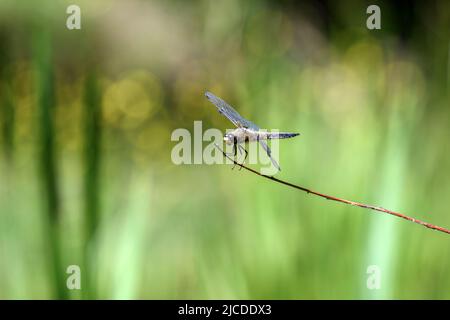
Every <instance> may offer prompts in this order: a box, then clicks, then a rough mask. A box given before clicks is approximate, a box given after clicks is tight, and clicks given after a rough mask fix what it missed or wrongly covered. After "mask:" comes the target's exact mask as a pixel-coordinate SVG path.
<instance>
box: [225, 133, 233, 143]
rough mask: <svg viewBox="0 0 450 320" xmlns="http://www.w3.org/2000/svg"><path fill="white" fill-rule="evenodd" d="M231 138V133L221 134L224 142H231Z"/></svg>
mask: <svg viewBox="0 0 450 320" xmlns="http://www.w3.org/2000/svg"><path fill="white" fill-rule="evenodd" d="M232 140H233V137H232V136H231V134H228V133H227V134H225V135H224V136H223V141H225V142H227V143H228V142H231V141H232Z"/></svg>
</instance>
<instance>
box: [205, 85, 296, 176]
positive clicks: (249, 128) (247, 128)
mask: <svg viewBox="0 0 450 320" xmlns="http://www.w3.org/2000/svg"><path fill="white" fill-rule="evenodd" d="M205 96H206V98H207V99H208V100H209V101H210V102H211V103H212V104H214V105H215V106H216V107H217V110H218V111H219V113H220V114H222V115H224V116H225V117H227V118H228V120H230V121H231V122H232V123H233V124H234V125H235V126H236V127H237V128H236V129H234V130H232V131H231V132H227V133H225V135H224V137H223V140H224V141H225V143H226V144H227V145H232V146H233V152H231V155H234V158H235V159H236V156H237V151H238V150H239V153H240V154H242V152H245V158H244V162H245V159H247V156H248V151H247V150H246V149H245V147H244V146H243V144H244V145H245V143H246V142H251V141H257V142H259V143H260V145H261V146H262V148H263V149H264V150H265V152H266V153H267V156H268V157H269V158H270V160H271V161H272V163H273V165H274V166H275V168H277V169H278V171H281V168H280V166H279V164H278V163H277V162H276V161H275V159H274V158H273V157H272V151H271V150H270V148H269V146H268V145H267V143H266V142H265V141H266V140H270V139H286V138H292V137H296V136H298V135H300V133H294V132H276V133H272V132H266V131H261V129H260V127H258V126H257V125H256V124H254V123H253V122H251V121H250V120H247V119H245V118H244V117H242V116H241V115H240V114H239V113H238V112H237V111H236V110H234V108H233V107H232V106H230V105H229V104H228V103H226V102H225V101H224V100H222V99H221V98H219V97H217V96H215V95H214V94H212V93H211V92H209V91H206V92H205ZM228 155H230V154H228ZM233 168H234V166H233Z"/></svg>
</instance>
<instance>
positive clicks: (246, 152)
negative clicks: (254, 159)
mask: <svg viewBox="0 0 450 320" xmlns="http://www.w3.org/2000/svg"><path fill="white" fill-rule="evenodd" d="M238 148H239V153H240V154H242V150H244V152H245V157H244V160H243V161H242V163H241V164H244V162H245V160H246V159H247V156H248V151H247V150H246V149H245V147H243V146H241V145H238ZM239 170H242V167H241V166H239Z"/></svg>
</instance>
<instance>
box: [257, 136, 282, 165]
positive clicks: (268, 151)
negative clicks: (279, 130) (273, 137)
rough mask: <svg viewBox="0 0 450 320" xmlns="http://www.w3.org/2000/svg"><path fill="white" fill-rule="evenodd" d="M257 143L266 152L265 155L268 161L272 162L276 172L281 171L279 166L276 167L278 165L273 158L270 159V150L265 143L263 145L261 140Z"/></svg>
mask: <svg viewBox="0 0 450 320" xmlns="http://www.w3.org/2000/svg"><path fill="white" fill-rule="evenodd" d="M259 143H260V144H261V146H262V147H263V149H264V150H265V151H266V153H267V155H268V156H269V158H270V161H272V163H273V165H274V166H275V168H277V169H278V171H281V168H280V166H279V165H278V163H277V162H276V161H275V159H274V158H272V150H270V148H269V146H268V145H267V143H265V142H264V141H262V140H259Z"/></svg>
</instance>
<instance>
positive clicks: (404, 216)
mask: <svg viewBox="0 0 450 320" xmlns="http://www.w3.org/2000/svg"><path fill="white" fill-rule="evenodd" d="M216 147H217V148H218V149H219V150H220V151H221V152H222V153H223V155H224V156H225V157H227V158H228V159H229V160H231V161H232V162H233V163H234V164H235V165H237V166H240V167H241V168H244V169H245V170H247V171H250V172H252V173H254V174H256V175H258V176H260V177H263V178H266V179H269V180H272V181H275V182H277V183H281V184H284V185H286V186H289V187H291V188H294V189H297V190H301V191H304V192H306V193H310V194H313V195H316V196H318V197H321V198H325V199H327V200H333V201H337V202H341V203H345V204H349V205H352V206H356V207H360V208H364V209H370V210H375V211H379V212H384V213H388V214H390V215H393V216H396V217H399V218H402V219H405V220H408V221H411V222H414V223H417V224H420V225H422V226H424V227H427V228H429V229H433V230H437V231H440V232H444V233H448V234H450V230H448V229H445V228H443V227H439V226H436V225H434V224H431V223H428V222H425V221H421V220H419V219H415V218H412V217H409V216H407V215H405V214H402V213H399V212H395V211H391V210H388V209H385V208H381V207H376V206H372V205H369V204H364V203H360V202H355V201H350V200H345V199H341V198H338V197H333V196H330V195H327V194H323V193H320V192H317V191H314V190H311V189H308V188H305V187H301V186H298V185H296V184H293V183H290V182H287V181H284V180H281V179H278V178H275V177H273V176H268V175H265V174H262V173H259V172H258V171H256V170H254V169H251V168H249V167H247V166H245V165H243V164H242V163H239V162H237V161H236V160H234V159H233V158H231V157H230V156H228V155H227V154H226V153H225V152H224V151H223V150H222V149H221V148H220V147H219V146H218V145H216Z"/></svg>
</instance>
